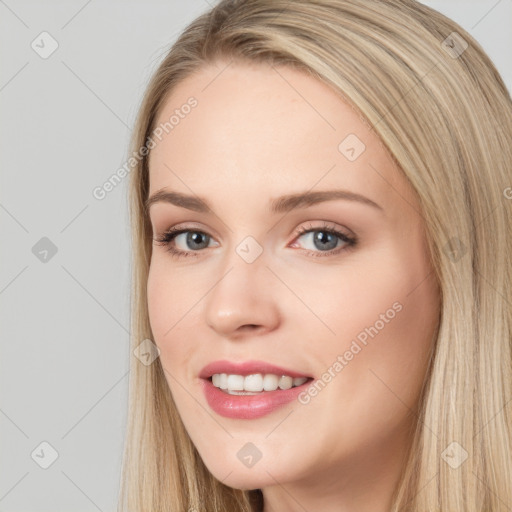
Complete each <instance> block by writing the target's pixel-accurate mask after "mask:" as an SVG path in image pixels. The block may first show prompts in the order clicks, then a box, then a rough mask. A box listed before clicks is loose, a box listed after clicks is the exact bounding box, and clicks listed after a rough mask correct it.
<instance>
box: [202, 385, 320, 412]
mask: <svg viewBox="0 0 512 512" xmlns="http://www.w3.org/2000/svg"><path fill="white" fill-rule="evenodd" d="M202 382H203V391H204V394H205V396H206V401H207V402H208V405H209V406H210V407H211V408H212V409H213V410H214V411H215V412H216V413H217V414H220V415H221V416H225V417H226V418H237V419H244V420H251V419H255V418H260V417H262V416H265V415H266V414H270V413H271V412H274V411H275V410H277V409H279V408H280V407H283V406H284V405H286V404H288V403H290V402H292V401H293V400H295V399H296V398H297V396H298V395H299V394H300V393H301V392H302V391H303V390H304V389H305V388H306V387H307V386H309V384H310V383H311V380H307V381H306V382H305V383H304V384H302V385H300V386H297V387H294V388H290V389H284V390H283V389H276V390H275V391H263V392H262V393H261V394H258V395H230V394H228V393H225V392H224V391H221V390H220V389H219V388H217V387H215V386H214V385H213V384H212V382H211V381H210V380H208V379H202Z"/></svg>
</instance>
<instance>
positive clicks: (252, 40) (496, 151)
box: [118, 0, 512, 512]
mask: <svg viewBox="0 0 512 512" xmlns="http://www.w3.org/2000/svg"><path fill="white" fill-rule="evenodd" d="M220 57H222V58H227V59H228V60H229V61H230V62H235V63H236V61H237V60H238V61H242V60H244V61H247V60H250V61H253V62H262V63H267V64H268V63H270V64H273V65H276V66H293V67H294V68H296V69H299V70H302V71H303V72H304V73H309V74H310V75H311V76H313V77H315V78H317V79H318V80H321V81H323V82H324V83H326V84H328V85H329V86H331V87H332V88H333V89H334V90H335V91H337V92H338V93H339V94H340V96H341V97H342V98H344V100H345V101H346V102H348V103H349V104H350V105H351V106H352V107H353V108H354V109H356V111H357V112H358V113H359V115H360V118H361V119H362V120H363V121H364V122H365V123H368V125H369V126H371V127H372V129H373V130H375V132H376V133H377V134H378V136H379V137H380V139H381V142H382V144H383V145H384V147H385V148H386V149H387V150H388V151H389V154H390V155H391V157H392V158H393V159H394V161H395V162H396V163H397V164H398V168H399V169H400V172H402V173H403V175H404V176H405V177H406V179H407V180H408V181H409V182H410V184H411V185H412V186H413V188H414V189H415V191H416V192H417V194H418V197H419V200H420V205H421V213H422V216H423V218H424V220H425V226H426V233H427V239H428V247H429V250H430V254H431V259H432V263H433V269H434V270H433V272H434V273H435V277H436V279H437V280H438V282H439V284H440V290H441V310H440V311H441V312H440V319H439V326H438V330H437V332H436V337H435V344H434V348H433V351H432V357H431V360H430V363H429V364H430V366H429V370H428V372H427V375H426V378H425V382H424V385H423V389H422V393H421V397H420V408H419V413H418V418H417V422H416V424H415V425H416V426H415V431H414V436H413V438H412V445H411V449H410V452H409V457H408V459H407V461H406V464H405V466H404V469H403V473H402V476H401V480H400V482H399V485H398V486H397V488H396V490H395V492H394V497H393V499H394V501H393V506H392V509H391V512H406V511H407V512H435V511H439V512H504V511H505V510H507V511H509V510H510V506H512V433H511V428H512V427H511V426H512V402H511V398H512V354H511V352H512V346H511V345H512V264H511V262H510V258H511V256H512V188H511V186H512V101H511V98H510V93H509V92H508V91H507V88H506V86H505V84H504V82H503V80H502V78H501V77H500V75H499V73H498V71H497V70H496V68H495V66H494V65H493V63H492V62H491V60H490V59H489V57H488V56H487V55H486V53H485V52H484V51H483V49H482V48H481V46H480V45H479V43H478V42H477V41H475V39H473V37H472V36H471V35H470V34H469V33H467V32H466V31H465V30H464V29H463V28H462V27H460V26H459V25H458V24H456V23H455V22H453V21H452V20H450V19H449V18H446V17H445V16H443V15H441V14H440V13H439V12H437V11H435V10H433V9H431V8H429V7H427V6H425V5H423V4H421V3H418V2H416V1H414V0H386V1H382V0H294V1H292V2H291V1H288V0H250V1H242V0H238V1H237V0H222V1H220V2H219V3H218V4H217V5H216V6H215V7H213V8H212V9H210V10H209V11H208V12H206V13H205V14H203V15H201V16H200V17H198V18H197V19H196V20H194V21H193V22H192V23H191V24H190V25H189V26H188V27H187V28H186V29H185V30H184V31H183V33H182V34H181V35H180V37H179V38H178V39H177V40H176V42H175V43H174V44H173V45H172V47H171V49H170V51H169V52H168V54H167V55H166V56H165V58H164V59H163V60H162V62H161V64H160V65H159V67H158V69H157V70H156V71H155V72H154V74H153V76H152V79H151V81H150V83H149V85H148V87H147V90H146V93H145V96H144V98H143V101H142V105H141V107H140V110H139V114H138V118H137V120H136V125H135V128H134V131H133V138H132V142H131V152H132V154H135V152H138V155H139V158H135V159H134V161H135V164H134V165H133V168H132V169H131V171H130V190H129V193H130V218H131V226H132V243H133V254H132V258H133V261H132V267H133V281H132V290H131V303H132V312H131V320H132V341H131V342H132V346H131V351H133V350H134V349H135V348H136V347H137V346H138V345H139V344H140V343H141V342H142V341H143V340H145V339H148V338H149V339H154V338H153V336H152V332H151V328H150V324H149V319H148V310H147V295H146V285H147V279H148V270H149V264H150V260H151V250H152V244H151V237H152V229H151V224H150V222H149V220H148V216H147V212H146V211H145V207H144V204H145V200H146V198H147V195H148V189H149V174H148V155H147V153H148V148H147V145H148V141H149V140H150V138H151V137H150V136H151V134H152V133H153V130H154V129H155V122H156V120H157V117H158V115H159V113H160V112H161V109H162V106H163V105H164V103H165V101H166V99H167V98H168V95H169V94H170V93H171V92H172V91H173V88H174V87H175V86H176V84H178V83H179V82H181V81H182V80H184V79H185V78H186V77H187V76H189V75H190V74H191V73H193V72H194V71H196V70H198V69H199V68H201V66H204V65H205V64H208V63H212V62H214V61H215V59H217V58H220ZM141 149H145V151H141ZM141 154H144V156H141ZM261 499H262V497H261V492H260V491H259V490H250V491H247V490H239V489H232V488H230V487H227V486H225V485H223V484H222V483H221V482H219V481H218V480H217V479H216V478H214V477H213V475H211V473H210V472H209V471H208V469H207V468H206V466H205V465H204V463H203V462H202V460H201V458H200V456H199V454H198V452H197V451H196V449H195V447H194V445H193V443H192V442H191V440H190V438H189V436H188V434H187V432H186V430H185V428H184V426H183V424H182V422H181V419H180V417H179V414H178V412H177V410H176V406H175V404H174V402H173V399H172V396H171V393H170V390H169V387H168V384H167V382H166V379H165V376H164V370H163V368H162V365H161V363H160V359H159V358H158V359H156V360H155V362H154V363H153V364H151V365H144V364H141V362H140V361H139V360H138V359H137V358H136V357H133V356H132V357H131V366H130V389H129V410H128V425H127V430H126V438H125V451H124V456H123V467H122V479H121V486H120V492H119V508H118V510H119V512H148V511H151V512H193V511H197V512H203V511H204V512H213V511H218V512H226V511H235V512H242V511H243V512H249V511H255V510H258V508H259V507H261Z"/></svg>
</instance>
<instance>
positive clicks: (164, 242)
mask: <svg viewBox="0 0 512 512" xmlns="http://www.w3.org/2000/svg"><path fill="white" fill-rule="evenodd" d="M316 231H320V232H323V233H329V234H331V235H335V236H337V237H338V238H340V239H341V240H342V241H343V242H345V244H346V245H345V246H343V247H341V248H340V247H339V248H337V249H331V250H329V251H310V250H306V253H307V254H308V255H311V256H313V257H320V258H323V257H328V256H334V255H337V254H339V253H341V252H343V251H348V250H350V249H353V248H354V247H355V245H356V244H357V242H358V240H357V238H355V237H350V236H348V235H346V234H345V233H342V232H341V231H338V230H337V229H335V228H333V227H331V226H329V225H328V224H324V225H323V226H317V227H311V225H310V226H309V227H308V228H306V227H304V226H301V227H300V228H299V229H298V231H297V233H296V234H295V238H300V237H301V236H302V235H305V234H306V233H311V232H316ZM188 232H191V233H201V234H202V235H206V236H209V235H208V233H205V232H204V231H200V230H197V229H190V228H176V227H172V228H170V229H168V230H167V231H166V232H165V233H163V234H162V235H161V236H160V237H159V238H156V239H155V240H154V241H155V243H156V244H157V245H161V246H164V247H165V248H166V251H168V252H169V253H171V256H172V257H173V258H185V257H188V256H199V254H197V253H199V252H202V250H201V249H200V250H197V251H181V250H179V249H175V248H174V247H173V246H172V245H171V242H172V241H173V240H174V239H175V238H176V237H177V236H178V235H180V234H182V233H188ZM295 238H294V240H295Z"/></svg>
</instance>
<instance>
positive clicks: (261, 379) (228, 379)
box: [207, 373, 313, 395]
mask: <svg viewBox="0 0 512 512" xmlns="http://www.w3.org/2000/svg"><path fill="white" fill-rule="evenodd" d="M207 380H209V381H210V382H211V383H212V384H213V386H215V387H216V388H218V389H219V390H220V391H223V392H224V393H227V394H229V395H259V394H261V393H265V392H269V391H277V390H282V391H285V390H287V389H291V388H296V387H298V386H302V385H303V384H306V383H308V382H309V381H312V380H313V378H312V377H292V376H291V375H278V374H275V373H252V374H249V375H240V374H233V373H230V374H228V373H215V374H213V375H212V376H211V377H209V378H208V379H207Z"/></svg>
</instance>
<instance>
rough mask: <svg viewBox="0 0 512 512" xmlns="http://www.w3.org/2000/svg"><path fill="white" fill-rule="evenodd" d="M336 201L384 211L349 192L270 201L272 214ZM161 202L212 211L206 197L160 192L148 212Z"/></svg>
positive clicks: (306, 194) (152, 198)
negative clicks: (339, 200) (359, 204)
mask: <svg viewBox="0 0 512 512" xmlns="http://www.w3.org/2000/svg"><path fill="white" fill-rule="evenodd" d="M334 199H344V200H347V201H356V202H359V203H363V204H365V205H368V206H371V207H373V208H376V209H378V210H383V208H382V206H380V205H378V204H377V203H375V202H374V201H372V200H371V199H369V198H368V197H365V196H362V195H360V194H356V193H355V192H350V191H349V190H323V191H317V192H309V191H308V192H299V193H296V194H289V195H285V196H281V197H278V198H276V199H272V200H271V201H270V208H269V209H270V212H271V213H274V214H278V213H287V212H290V211H292V210H296V209H299V208H307V207H309V206H313V205H315V204H318V203H322V202H324V201H332V200H334ZM159 202H165V203H170V204H173V205H175V206H179V207H181V208H186V209H187V210H192V211H195V212H199V213H207V212H209V211H211V207H210V204H209V203H208V201H207V199H205V198H204V197H198V196H191V195H187V194H182V193H181V192H170V191H166V190H159V191H157V192H155V193H154V194H153V195H152V196H150V197H149V198H148V199H147V200H146V203H145V207H146V211H149V208H150V207H151V205H153V204H155V203H159Z"/></svg>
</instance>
